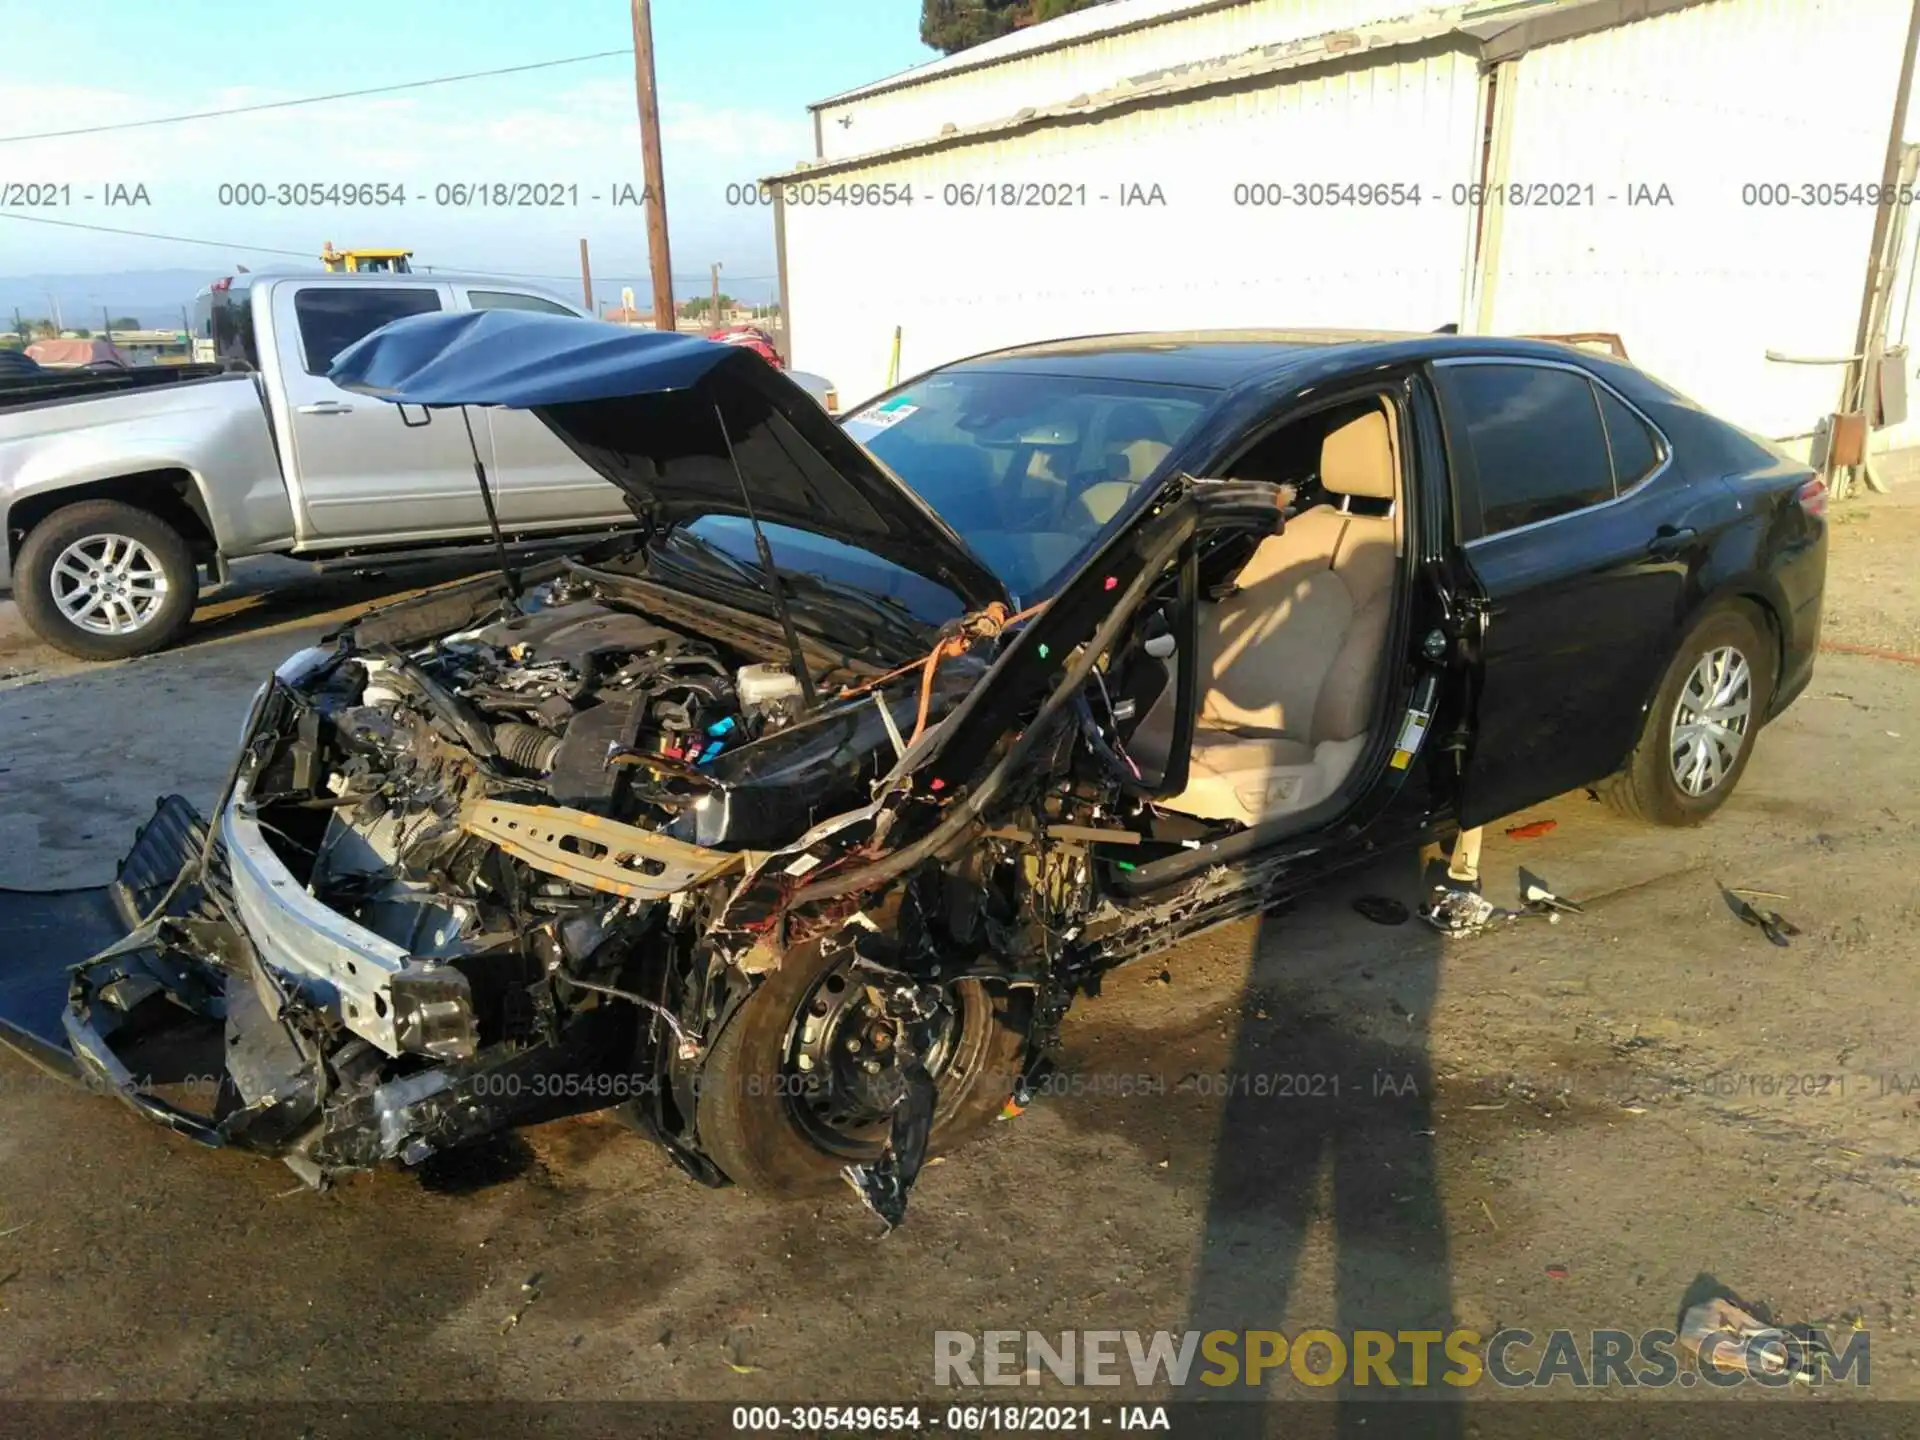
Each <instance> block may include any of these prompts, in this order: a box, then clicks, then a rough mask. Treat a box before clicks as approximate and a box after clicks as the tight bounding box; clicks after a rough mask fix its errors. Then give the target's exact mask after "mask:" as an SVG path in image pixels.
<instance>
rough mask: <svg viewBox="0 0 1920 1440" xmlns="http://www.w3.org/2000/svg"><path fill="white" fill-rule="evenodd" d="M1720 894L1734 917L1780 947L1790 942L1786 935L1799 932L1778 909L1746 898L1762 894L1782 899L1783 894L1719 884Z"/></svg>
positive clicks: (1783, 947) (1770, 897)
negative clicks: (1756, 903)
mask: <svg viewBox="0 0 1920 1440" xmlns="http://www.w3.org/2000/svg"><path fill="white" fill-rule="evenodd" d="M1720 894H1721V897H1722V898H1723V899H1724V900H1725V901H1726V902H1727V908H1728V909H1729V910H1731V911H1732V912H1733V913H1734V917H1735V918H1736V919H1738V920H1742V921H1745V922H1746V923H1747V924H1749V925H1751V926H1753V927H1754V928H1755V929H1757V930H1758V931H1760V933H1761V934H1763V935H1765V936H1766V937H1767V939H1769V940H1771V941H1772V942H1773V943H1774V944H1776V945H1778V946H1780V947H1781V948H1782V949H1785V948H1786V947H1787V946H1788V945H1789V944H1791V943H1792V942H1791V941H1790V940H1789V939H1788V938H1787V937H1788V936H1791V935H1798V934H1799V933H1800V927H1799V926H1797V925H1795V924H1794V923H1793V922H1792V921H1791V920H1789V919H1787V918H1786V917H1785V916H1784V915H1781V914H1780V913H1779V912H1778V911H1776V910H1769V909H1767V908H1765V907H1764V906H1760V905H1755V904H1753V903H1752V902H1751V900H1749V899H1748V898H1747V897H1749V896H1752V897H1754V898H1760V897H1761V896H1763V895H1764V896H1765V897H1766V898H1768V899H1784V898H1785V897H1784V896H1779V895H1774V894H1772V893H1771V892H1766V891H1758V890H1737V889H1732V888H1730V887H1728V886H1726V885H1721V886H1720Z"/></svg>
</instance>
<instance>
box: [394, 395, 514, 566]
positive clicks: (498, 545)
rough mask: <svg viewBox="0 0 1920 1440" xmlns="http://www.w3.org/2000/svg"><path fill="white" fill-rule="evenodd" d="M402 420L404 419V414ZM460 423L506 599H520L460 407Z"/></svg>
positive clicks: (490, 494) (488, 489) (490, 488)
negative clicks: (465, 434)
mask: <svg viewBox="0 0 1920 1440" xmlns="http://www.w3.org/2000/svg"><path fill="white" fill-rule="evenodd" d="M402 418H403V419H404V418H405V415H404V412H403V413H402ZM460 421H461V423H462V424H464V425H465V426H466V427H467V448H468V449H469V450H471V451H472V452H473V478H474V479H475V480H477V481H479V482H480V503H481V504H482V505H484V506H486V507H487V529H488V530H490V531H492V532H493V553H494V555H495V556H496V557H497V558H498V560H499V563H500V578H501V580H502V581H504V582H505V584H506V587H507V599H509V600H518V599H519V598H520V576H519V574H518V573H517V572H516V571H515V570H514V568H513V566H512V565H510V564H508V563H507V542H506V538H505V537H504V536H503V535H501V533H500V513H499V512H498V511H497V510H495V509H494V507H493V486H491V485H489V484H488V483H487V467H486V466H485V465H482V464H481V463H480V444H479V442H478V441H476V440H475V439H474V438H473V417H472V416H470V415H468V414H467V407H466V406H464V405H462V406H461V407H460Z"/></svg>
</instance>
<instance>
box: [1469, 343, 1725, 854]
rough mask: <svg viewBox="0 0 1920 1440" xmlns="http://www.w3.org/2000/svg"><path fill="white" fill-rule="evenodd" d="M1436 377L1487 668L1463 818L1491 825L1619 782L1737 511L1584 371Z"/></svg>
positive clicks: (1558, 366) (1474, 626)
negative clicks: (1720, 530)
mask: <svg viewBox="0 0 1920 1440" xmlns="http://www.w3.org/2000/svg"><path fill="white" fill-rule="evenodd" d="M1433 379H1434V383H1435V386H1436V388H1437V389H1438V391H1439V394H1440V400H1441V410H1442V415H1443V418H1444V423H1445V429H1446V443H1447V452H1448V466H1449V470H1450V473H1451V477H1452V487H1451V488H1452V491H1453V499H1454V515H1455V545H1454V548H1453V553H1452V571H1453V575H1452V583H1453V586H1454V588H1455V590H1456V594H1457V599H1458V601H1459V603H1460V605H1461V608H1462V609H1463V610H1464V611H1465V612H1466V616H1467V625H1466V627H1465V628H1466V630H1467V633H1468V642H1467V649H1468V663H1469V665H1470V666H1471V667H1472V669H1473V671H1474V674H1473V682H1474V683H1473V687H1472V689H1473V695H1472V699H1471V702H1470V707H1471V713H1470V718H1469V732H1470V733H1469V735H1468V736H1467V746H1466V755H1465V759H1464V768H1463V775H1462V778H1463V785H1462V789H1461V794H1460V797H1459V811H1460V820H1461V823H1462V824H1465V825H1481V824H1486V823H1489V822H1491V821H1493V820H1497V819H1499V818H1500V817H1502V816H1504V815H1509V814H1512V813H1513V812H1514V811H1516V810H1519V809H1522V808H1523V807H1525V806H1527V805H1531V804H1535V803H1537V802H1538V801H1541V800H1545V799H1548V798H1550V797H1552V796H1554V795H1558V794H1560V793H1562V792H1563V791H1566V790H1571V789H1574V788H1575V787H1578V786H1581V785H1587V784H1591V783H1593V782H1595V781H1597V780H1599V779H1601V778H1603V777H1605V776H1606V775H1608V774H1611V773H1612V772H1613V771H1614V770H1615V769H1617V768H1618V767H1619V765H1620V764H1621V762H1622V761H1623V760H1624V759H1625V758H1626V756H1627V753H1628V752H1629V751H1630V750H1631V749H1632V748H1633V744H1634V740H1635V738H1636V736H1637V735H1638V733H1639V727H1640V711H1641V708H1642V706H1644V705H1645V704H1646V703H1647V700H1648V697H1649V696H1650V695H1651V694H1652V692H1653V688H1654V685H1655V684H1656V682H1657V681H1658V679H1659V677H1660V673H1661V671H1662V670H1663V668H1664V667H1665V666H1666V664H1667V662H1668V658H1669V656H1670V655H1671V653H1672V650H1673V646H1674V644H1675V643H1676V641H1677V640H1678V638H1679V637H1678V634H1677V630H1678V627H1679V625H1680V623H1681V621H1682V620H1683V618H1684V616H1685V614H1686V611H1687V608H1688V604H1687V597H1688V593H1689V591H1690V589H1691V586H1690V584H1689V576H1690V573H1691V572H1692V571H1693V570H1694V569H1695V568H1696V567H1697V566H1698V565H1699V563H1700V561H1701V559H1702V557H1703V556H1704V555H1705V553H1706V546H1707V542H1708V539H1709V537H1710V535H1711V533H1712V531H1713V530H1714V529H1716V528H1717V526H1718V525H1719V524H1722V523H1725V516H1723V514H1722V512H1730V511H1731V508H1732V507H1731V498H1730V496H1729V495H1728V493H1727V491H1726V488H1725V487H1724V486H1721V485H1719V484H1712V485H1709V486H1706V487H1696V486H1691V485H1688V484H1686V483H1685V482H1684V480H1683V477H1682V476H1681V475H1680V474H1679V473H1678V471H1677V470H1676V468H1675V465H1674V460H1673V456H1672V454H1671V452H1670V450H1669V447H1668V443H1667V441H1666V439H1665V437H1664V436H1662V435H1661V434H1660V433H1659V431H1658V430H1657V429H1656V427H1655V426H1654V425H1653V424H1652V423H1651V422H1650V421H1648V420H1647V419H1646V417H1645V416H1643V415H1642V414H1641V413H1640V412H1639V411H1638V410H1636V409H1635V408H1634V407H1633V406H1631V405H1630V404H1629V403H1628V402H1627V401H1625V400H1624V399H1623V398H1622V397H1621V396H1620V395H1618V394H1617V393H1616V392H1615V391H1613V390H1612V389H1611V388H1609V387H1608V386H1606V385H1605V384H1604V383H1601V382H1599V381H1597V380H1596V379H1595V377H1594V376H1593V375H1592V374H1591V373H1590V372H1588V371H1587V370H1586V369H1584V368H1583V367H1580V366H1577V365H1574V364H1571V363H1556V362H1553V361H1546V360H1531V359H1529V360H1519V359H1513V358H1504V357H1503V358H1498V359H1496V358H1493V357H1475V358H1471V359H1466V358H1462V359H1458V360H1454V359H1449V360H1444V361H1440V362H1437V363H1436V364H1435V365H1434V367H1433Z"/></svg>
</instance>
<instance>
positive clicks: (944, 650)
mask: <svg viewBox="0 0 1920 1440" xmlns="http://www.w3.org/2000/svg"><path fill="white" fill-rule="evenodd" d="M1046 608H1047V607H1046V603H1045V602H1044V601H1043V602H1042V603H1040V604H1038V605H1032V606H1029V607H1028V608H1027V609H1025V610H1022V611H1020V612H1019V613H1018V614H1015V615H1009V614H1007V607H1006V606H1004V605H1002V604H1001V603H1000V602H999V601H998V600H996V601H994V602H993V603H992V604H991V605H989V606H987V608H986V609H984V610H976V611H974V613H973V614H971V615H963V616H961V617H960V619H959V620H958V621H956V622H955V623H954V626H953V629H952V633H950V634H948V635H944V636H942V637H941V640H940V643H939V644H937V645H935V646H934V647H933V649H931V650H930V651H928V652H927V658H926V659H924V660H915V661H913V662H911V663H910V664H906V665H902V666H901V667H900V668H899V669H897V670H889V671H888V672H887V673H886V674H884V675H880V676H876V677H875V678H874V679H872V680H868V681H866V682H865V683H864V684H861V685H849V686H848V687H847V688H846V689H844V690H842V691H841V692H840V698H841V699H843V700H844V699H847V698H848V697H849V696H853V695H860V694H863V693H865V692H866V691H868V690H877V689H879V688H880V687H881V686H882V685H884V684H886V683H887V682H888V681H889V680H896V679H898V678H899V677H900V676H902V675H905V674H908V673H909V672H911V671H914V670H918V671H919V672H920V713H919V715H918V716H917V717H916V718H915V720H914V722H913V735H912V737H911V738H909V739H908V741H907V748H908V749H909V750H911V749H912V748H913V747H914V745H915V744H916V743H918V741H919V739H920V737H921V736H922V735H924V734H926V733H927V712H928V710H930V709H931V708H932V706H933V677H934V675H935V673H936V672H938V670H939V669H940V662H941V661H942V660H952V659H956V658H958V657H959V656H961V655H964V654H966V653H967V651H969V650H970V649H972V648H973V646H974V645H975V644H976V643H978V642H979V641H981V640H991V639H992V638H993V637H994V636H996V635H999V634H1001V633H1002V632H1003V631H1005V630H1007V629H1009V628H1011V627H1012V626H1015V625H1018V624H1019V623H1020V622H1021V621H1022V620H1031V619H1032V618H1033V617H1034V616H1035V615H1038V614H1039V613H1040V612H1041V611H1042V610H1044V609H1046Z"/></svg>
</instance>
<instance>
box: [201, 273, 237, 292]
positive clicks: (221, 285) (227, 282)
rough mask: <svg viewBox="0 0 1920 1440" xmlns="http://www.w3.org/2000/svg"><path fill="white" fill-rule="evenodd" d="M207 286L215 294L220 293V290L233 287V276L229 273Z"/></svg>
mask: <svg viewBox="0 0 1920 1440" xmlns="http://www.w3.org/2000/svg"><path fill="white" fill-rule="evenodd" d="M207 288H208V289H209V290H211V291H213V293H214V294H216V295H218V294H220V293H221V292H222V291H226V290H231V289H232V288H233V277H232V276H231V275H228V276H226V277H225V278H224V279H220V280H216V281H214V282H213V284H211V285H209V286H208V287H207Z"/></svg>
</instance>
